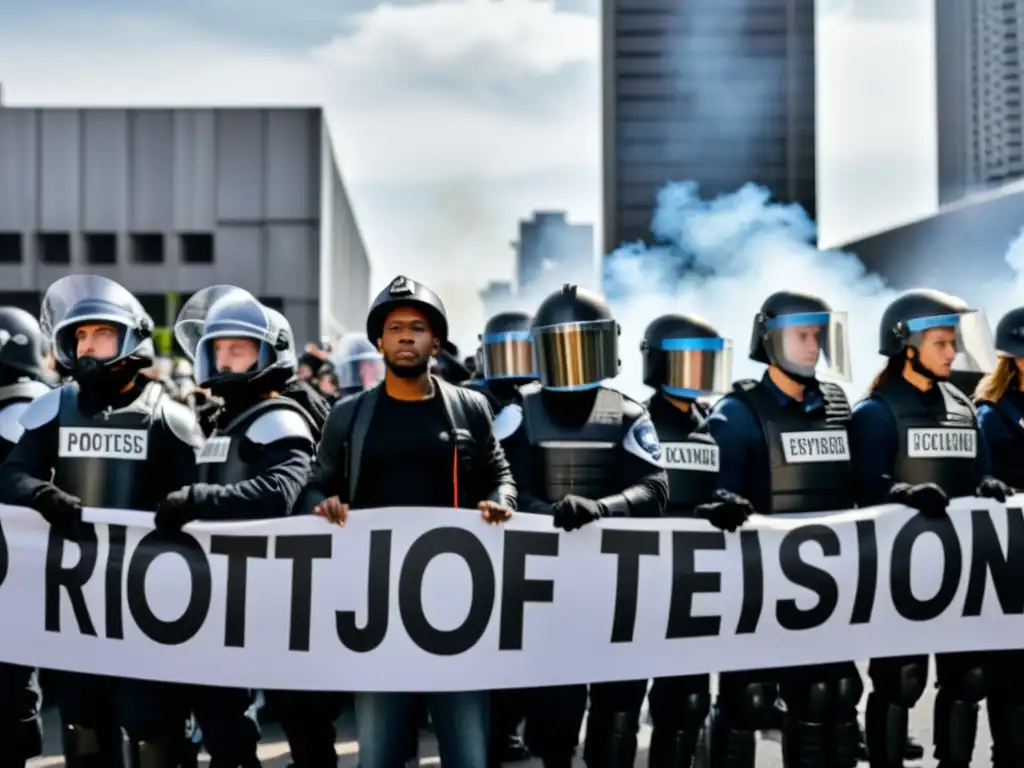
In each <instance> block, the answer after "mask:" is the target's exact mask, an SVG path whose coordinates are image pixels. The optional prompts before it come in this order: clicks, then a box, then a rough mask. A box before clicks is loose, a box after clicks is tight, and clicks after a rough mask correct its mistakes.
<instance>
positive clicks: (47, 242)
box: [36, 232, 71, 264]
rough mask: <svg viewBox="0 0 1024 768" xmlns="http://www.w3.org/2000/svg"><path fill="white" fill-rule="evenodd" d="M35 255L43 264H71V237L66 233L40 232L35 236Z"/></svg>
mask: <svg viewBox="0 0 1024 768" xmlns="http://www.w3.org/2000/svg"><path fill="white" fill-rule="evenodd" d="M36 253H37V254H38V256H39V261H41V262H42V263H43V264H70V263H71V235H69V234H68V233H67V232H41V233H39V234H38V235H36Z"/></svg>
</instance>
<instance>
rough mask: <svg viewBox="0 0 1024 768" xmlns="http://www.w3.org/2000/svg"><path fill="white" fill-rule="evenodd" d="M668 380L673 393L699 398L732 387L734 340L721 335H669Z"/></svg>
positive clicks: (666, 350)
mask: <svg viewBox="0 0 1024 768" xmlns="http://www.w3.org/2000/svg"><path fill="white" fill-rule="evenodd" d="M661 349H662V351H663V352H664V353H665V383H664V384H663V385H662V387H661V388H662V390H663V391H664V392H665V394H667V395H670V396H672V397H680V398H684V399H687V400H696V399H697V398H699V397H706V396H708V395H722V394H725V393H726V392H728V391H729V390H730V389H731V388H732V342H731V341H729V340H728V339H719V338H678V339H665V340H664V341H662V343H661Z"/></svg>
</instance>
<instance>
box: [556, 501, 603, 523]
mask: <svg viewBox="0 0 1024 768" xmlns="http://www.w3.org/2000/svg"><path fill="white" fill-rule="evenodd" d="M551 515H552V520H553V522H554V524H555V528H561V529H562V530H563V531H575V530H576V529H578V528H582V527H583V526H584V525H586V524H587V523H592V522H594V521H595V520H600V519H601V518H602V517H604V509H602V508H601V502H599V501H594V500H593V499H585V498H583V497H582V496H574V495H573V494H571V493H569V494H566V495H565V496H564V497H563V498H562V499H561V500H560V501H556V502H555V503H554V504H552V505H551Z"/></svg>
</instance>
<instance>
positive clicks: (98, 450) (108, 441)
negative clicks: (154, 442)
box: [58, 427, 149, 461]
mask: <svg viewBox="0 0 1024 768" xmlns="http://www.w3.org/2000/svg"><path fill="white" fill-rule="evenodd" d="M58 455H59V456H62V457H63V456H69V457H74V458H82V459H124V460H127V461H144V460H145V459H146V457H147V456H148V455H149V431H148V430H145V429H99V428H95V427H61V428H60V447H59V451H58Z"/></svg>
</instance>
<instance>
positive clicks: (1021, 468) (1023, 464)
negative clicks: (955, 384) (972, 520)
mask: <svg viewBox="0 0 1024 768" xmlns="http://www.w3.org/2000/svg"><path fill="white" fill-rule="evenodd" d="M982 402H984V403H986V404H987V405H989V406H991V408H992V409H993V410H994V411H995V412H996V413H997V414H999V415H1000V416H1001V417H1002V419H1003V421H1004V422H1006V429H1007V431H1009V433H1010V435H1011V436H1012V439H1013V442H1014V449H1013V450H1012V451H1009V452H1007V451H996V450H993V451H992V464H993V472H994V474H995V476H996V477H998V478H999V479H1000V480H1002V481H1003V482H1004V483H1007V484H1008V485H1012V486H1013V487H1014V488H1016V489H1018V490H1021V489H1024V461H1021V454H1022V452H1024V412H1021V410H1020V408H1018V407H1017V406H1016V404H1015V403H1014V402H1013V400H1011V399H1010V398H1009V397H1007V396H1003V397H1002V398H1001V399H1000V400H999V401H998V402H995V403H993V402H991V401H987V400H986V401H982ZM978 405H981V403H978Z"/></svg>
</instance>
